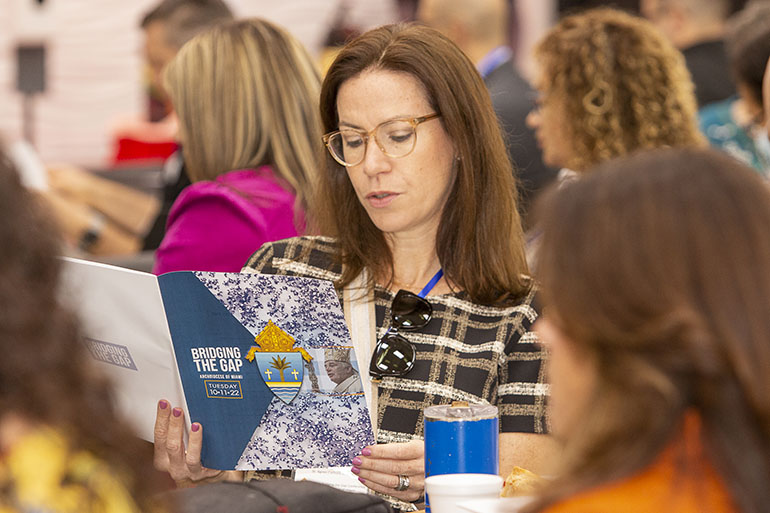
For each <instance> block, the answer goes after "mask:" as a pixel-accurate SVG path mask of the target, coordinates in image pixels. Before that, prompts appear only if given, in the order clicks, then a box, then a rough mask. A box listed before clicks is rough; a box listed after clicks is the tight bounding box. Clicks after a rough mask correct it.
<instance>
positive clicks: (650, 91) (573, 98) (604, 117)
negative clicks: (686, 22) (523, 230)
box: [535, 8, 728, 171]
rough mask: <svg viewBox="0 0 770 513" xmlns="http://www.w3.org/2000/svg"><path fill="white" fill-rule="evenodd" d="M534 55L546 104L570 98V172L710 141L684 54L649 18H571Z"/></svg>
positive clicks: (597, 14)
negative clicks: (700, 126) (648, 151)
mask: <svg viewBox="0 0 770 513" xmlns="http://www.w3.org/2000/svg"><path fill="white" fill-rule="evenodd" d="M535 56H536V60H537V62H538V63H539V66H540V69H541V73H542V74H541V76H540V77H539V83H538V84H537V86H538V89H539V90H540V92H541V93H542V97H541V99H540V101H541V102H548V101H549V100H550V98H551V97H553V98H555V99H556V101H563V105H561V104H560V107H561V108H563V109H564V114H563V115H564V120H565V127H564V129H565V132H566V134H567V138H568V139H569V141H568V144H569V146H570V147H571V148H572V149H573V152H572V154H573V156H572V160H571V162H567V163H564V165H566V166H567V167H569V168H570V169H573V170H575V171H584V170H586V169H587V168H589V167H591V166H594V165H596V164H598V163H600V162H603V161H605V160H608V159H611V158H614V157H617V156H621V155H627V154H629V153H632V152H634V151H636V150H641V149H651V148H660V147H664V146H672V147H682V146H699V145H701V146H702V145H705V139H704V138H703V136H702V135H701V134H700V132H699V131H698V125H697V119H696V111H697V105H696V100H695V95H694V86H693V83H692V80H691V79H690V73H689V72H688V71H687V67H686V66H685V62H684V57H683V56H682V54H681V53H680V52H679V51H678V50H677V49H676V48H674V46H673V45H672V44H671V42H669V41H668V40H667V39H666V38H665V36H663V34H661V33H660V32H659V31H658V30H657V29H656V28H655V27H654V26H653V25H652V24H651V23H650V22H648V21H646V20H644V19H642V18H639V17H636V16H632V15H630V14H627V13H624V12H622V11H618V10H615V9H609V8H599V9H592V10H589V11H585V12H582V13H579V14H575V15H572V16H567V17H565V18H564V19H562V20H561V21H560V22H559V23H558V24H557V25H556V26H554V27H553V28H552V29H551V30H549V31H548V32H547V33H546V35H545V36H544V38H543V39H542V40H541V41H540V42H539V43H538V45H537V47H536V48H535ZM725 72H726V73H727V72H728V71H727V70H725Z"/></svg>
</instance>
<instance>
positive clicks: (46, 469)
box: [0, 147, 158, 513]
mask: <svg viewBox="0 0 770 513" xmlns="http://www.w3.org/2000/svg"><path fill="white" fill-rule="evenodd" d="M41 206H42V204H41V202H40V198H36V197H34V194H33V193H32V192H30V191H28V190H27V189H25V188H24V187H23V186H22V185H21V182H20V181H19V177H18V175H17V174H16V172H15V170H14V169H12V167H11V165H10V163H9V160H8V159H7V158H6V156H5V155H4V153H3V150H2V148H1V147H0V255H2V258H0V354H1V355H2V356H0V511H2V512H17V511H18V512H22V511H24V512H29V511H47V512H50V513H65V512H66V513H79V512H83V511H101V512H105V513H118V512H123V513H131V512H137V513H138V512H139V511H151V510H152V507H151V502H150V496H151V493H152V491H153V479H154V478H157V477H158V476H157V475H156V474H155V472H154V471H153V470H152V466H151V463H150V455H149V454H148V452H147V447H145V446H143V445H141V444H142V443H141V442H139V441H138V440H137V439H135V438H134V437H133V436H132V434H131V431H130V430H129V428H128V427H127V424H126V423H125V422H124V421H123V420H121V419H118V418H117V415H116V414H115V410H114V408H113V401H112V392H111V387H110V385H109V383H108V382H107V380H106V379H104V378H103V377H102V376H100V375H98V374H97V373H96V372H95V369H94V368H93V367H91V366H90V365H89V362H91V359H90V357H89V356H88V353H87V351H86V347H85V344H84V343H83V339H82V337H81V336H80V333H79V329H78V324H77V322H76V320H75V319H74V317H73V316H72V315H71V313H70V312H69V311H68V310H66V309H65V308H64V307H63V306H62V305H61V304H60V303H59V298H58V297H57V296H58V291H59V287H58V282H59V269H60V267H61V262H60V260H59V259H57V258H56V255H58V254H59V253H60V251H61V249H62V244H61V241H60V240H59V239H58V238H57V236H56V233H57V230H56V229H55V227H54V225H53V220H52V218H51V215H50V214H51V213H50V212H44V211H43V210H42V208H41ZM46 214H48V217H47V216H46ZM155 491H157V490H155ZM156 511H157V509H156Z"/></svg>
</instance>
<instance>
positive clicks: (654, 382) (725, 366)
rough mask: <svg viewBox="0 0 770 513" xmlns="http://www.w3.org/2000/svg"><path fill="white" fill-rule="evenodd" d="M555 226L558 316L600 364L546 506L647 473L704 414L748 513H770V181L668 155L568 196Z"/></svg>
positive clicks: (598, 178)
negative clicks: (685, 421) (686, 420)
mask: <svg viewBox="0 0 770 513" xmlns="http://www.w3.org/2000/svg"><path fill="white" fill-rule="evenodd" d="M540 214H541V218H540V219H541V222H542V224H541V226H542V227H543V233H544V235H543V238H542V246H541V248H540V253H539V256H540V261H539V267H538V277H539V278H540V279H541V280H542V281H541V283H542V286H543V292H544V297H545V301H546V305H547V306H546V308H547V309H550V311H551V312H552V314H549V315H553V319H555V320H556V321H557V322H558V324H559V325H560V327H561V328H562V329H563V331H564V332H565V333H566V334H567V335H568V336H569V338H570V339H571V340H573V341H574V343H575V344H577V347H578V348H579V349H580V350H581V351H583V352H586V353H588V354H592V355H594V356H595V359H596V361H597V364H598V384H597V387H596V391H595V393H594V396H593V397H592V398H591V400H590V404H589V406H588V410H589V411H588V412H587V415H585V417H584V418H583V419H584V420H583V421H582V422H581V424H580V426H577V427H576V431H575V432H574V433H571V434H570V438H569V439H568V440H567V442H566V443H567V454H568V458H567V459H568V462H567V469H566V472H565V476H564V478H563V479H562V480H561V481H560V482H559V483H558V484H556V485H555V487H554V489H553V490H551V492H550V494H549V495H548V496H547V497H546V498H545V499H544V503H546V504H547V503H553V502H554V501H556V500H558V499H560V498H564V497H566V496H568V495H571V494H573V493H576V492H578V491H580V490H584V489H586V488H590V487H593V486H596V485H598V484H601V483H606V482H609V481H611V480H616V479H619V478H622V477H625V476H628V475H631V474H633V473H635V472H638V471H640V470H641V469H642V468H644V467H645V466H646V465H648V464H650V463H651V462H652V460H653V459H654V458H656V456H657V455H658V454H659V453H660V451H661V450H662V448H663V447H665V446H666V445H667V444H668V443H669V442H670V441H671V440H672V438H673V436H674V435H675V433H676V432H677V430H678V426H679V425H680V423H681V421H682V418H683V416H684V414H685V412H687V411H693V410H694V411H695V412H697V413H698V415H699V416H700V418H701V419H702V423H703V432H704V440H703V441H704V445H705V447H706V451H707V454H708V455H709V457H710V458H711V459H712V461H713V462H714V464H715V466H716V469H717V471H718V473H719V474H720V475H721V476H722V478H723V479H724V480H725V482H726V483H727V486H728V489H729V490H730V492H731V494H732V498H733V500H734V501H735V503H736V504H737V506H738V510H739V511H741V512H743V513H758V512H760V511H766V508H767V505H768V504H770V488H768V486H767V483H768V482H770V393H768V391H770V372H769V371H768V369H770V315H768V312H769V311H770V190H769V189H768V186H767V184H765V183H763V182H762V181H761V179H760V178H759V177H758V176H757V175H756V173H754V172H753V171H752V170H751V169H750V168H748V167H746V166H745V165H743V164H741V163H739V162H737V161H735V160H734V159H732V158H730V157H728V156H726V155H723V154H721V153H718V152H715V151H712V150H700V149H665V150H657V151H651V152H646V153H641V154H638V155H635V156H632V157H627V158H623V159H618V160H615V161H610V162H608V163H606V164H605V165H604V166H601V167H599V168H597V169H596V170H595V171H593V172H592V173H591V174H589V175H587V176H585V177H583V178H581V179H580V180H576V181H574V183H570V184H567V185H565V186H564V187H563V188H561V189H560V190H558V191H554V192H552V196H551V197H549V198H547V199H546V200H545V203H544V204H543V205H541V211H540ZM541 505H542V504H541Z"/></svg>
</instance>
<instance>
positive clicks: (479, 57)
mask: <svg viewBox="0 0 770 513" xmlns="http://www.w3.org/2000/svg"><path fill="white" fill-rule="evenodd" d="M509 9H510V6H509V2H507V1H506V0H420V5H419V8H418V11H417V17H418V20H419V21H421V22H422V23H424V24H426V25H428V26H430V27H433V28H435V29H437V30H439V31H440V32H442V33H443V34H444V35H446V36H447V37H449V38H450V39H451V40H452V41H454V42H455V43H456V44H457V46H459V47H460V49H462V51H463V52H465V54H466V55H468V57H470V59H471V60H472V61H473V62H474V63H475V64H476V67H477V69H478V70H479V72H480V73H481V76H482V77H484V81H485V82H486V84H487V87H488V89H489V93H490V96H491V97H492V105H493V106H494V108H495V112H496V113H497V117H498V119H499V120H500V124H501V128H502V130H503V135H504V136H505V140H506V144H507V145H508V153H509V155H510V157H511V161H512V162H513V166H514V170H515V173H516V177H517V181H518V183H519V194H520V198H521V199H520V202H519V205H520V210H521V214H522V219H523V220H524V223H525V225H526V224H527V209H528V207H529V205H530V204H531V202H532V200H533V199H534V197H535V196H536V195H537V193H538V192H539V191H541V190H542V189H543V187H545V186H546V185H548V184H549V183H550V182H551V181H552V180H553V179H554V178H555V177H556V174H557V170H554V169H551V168H548V167H546V166H545V165H544V164H543V161H542V156H541V154H540V149H539V148H538V145H537V141H536V140H535V135H534V133H533V132H532V130H531V129H530V128H529V127H527V125H526V122H525V120H526V117H527V114H529V112H530V111H531V110H532V108H533V107H534V96H535V94H534V92H533V90H532V88H531V87H530V85H529V83H527V81H526V80H525V79H524V78H523V77H522V76H521V74H520V73H519V72H518V70H517V69H516V67H515V65H514V62H513V54H512V51H511V49H510V47H509V46H508V21H509V19H510V16H509ZM469 136H471V137H472V136H473V134H469Z"/></svg>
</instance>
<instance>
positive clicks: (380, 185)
mask: <svg viewBox="0 0 770 513" xmlns="http://www.w3.org/2000/svg"><path fill="white" fill-rule="evenodd" d="M321 114H322V121H323V128H324V130H325V132H326V134H325V135H324V137H323V140H324V142H325V144H326V146H327V149H328V153H327V155H326V162H325V165H324V166H322V168H321V170H320V180H319V187H318V190H317V193H316V195H315V198H314V200H315V201H314V203H313V204H312V207H313V209H312V211H311V212H312V214H313V219H314V220H316V221H317V222H318V223H319V225H320V230H321V233H323V234H324V235H326V236H325V237H299V238H293V239H288V240H285V241H281V242H277V243H270V244H266V245H264V246H263V247H262V248H261V249H260V250H259V251H257V252H256V253H255V254H254V256H253V257H252V258H251V259H250V260H249V262H248V264H247V266H246V268H247V269H249V270H252V271H255V272H261V273H272V274H286V275H295V276H308V277H313V278H321V279H328V280H332V281H334V282H335V284H336V285H337V287H338V290H339V292H340V295H341V299H342V302H343V306H344V308H345V311H346V317H347V318H348V319H347V320H348V322H349V324H350V325H351V326H353V327H355V325H356V324H358V323H359V321H360V319H362V318H366V315H367V312H371V316H370V317H369V318H370V319H371V321H367V322H368V324H366V326H365V327H364V329H362V330H358V331H357V330H355V329H353V330H352V331H353V333H354V340H353V343H354V345H355V346H356V355H357V357H358V359H359V362H360V366H361V370H362V372H361V376H362V378H369V376H371V379H372V382H371V383H370V382H369V379H365V382H364V390H365V392H367V394H368V397H367V399H368V400H369V402H370V405H371V406H370V409H372V410H373V412H374V415H373V417H374V419H375V424H376V426H375V427H376V438H377V442H378V444H377V445H374V446H371V447H367V448H365V449H364V450H363V451H362V453H361V454H360V455H358V456H356V457H355V458H354V459H353V460H352V462H351V471H352V472H353V473H354V474H355V475H356V476H358V478H359V479H360V481H361V482H362V483H364V484H365V485H366V486H367V487H369V488H370V489H372V490H375V491H377V492H380V493H383V494H387V495H389V496H391V497H394V498H396V499H399V500H401V501H405V502H406V503H409V502H413V501H418V500H419V499H420V498H421V496H422V494H423V491H424V483H423V480H424V461H423V442H422V433H423V425H422V410H423V409H424V408H425V407H427V406H431V405H434V404H448V403H451V402H452V401H455V400H465V401H470V402H473V403H491V404H495V405H497V406H498V407H499V413H500V427H501V434H500V443H501V454H502V456H503V462H502V465H501V471H502V472H505V473H507V472H508V471H509V470H510V468H511V467H512V466H513V465H514V464H516V465H520V466H523V467H527V468H531V469H534V470H538V469H540V468H541V465H542V464H543V461H544V460H548V459H549V457H550V454H551V453H550V452H549V451H548V450H547V449H549V448H550V443H551V442H550V439H549V437H547V436H546V435H545V434H543V433H544V432H545V429H546V426H545V399H546V386H545V384H544V382H543V379H544V378H543V370H542V360H543V357H544V353H543V351H542V349H541V348H540V347H539V346H538V344H536V343H535V342H536V337H535V335H534V333H533V332H532V331H531V329H532V324H533V323H534V322H535V320H536V319H537V316H538V313H537V310H536V307H535V304H534V299H535V288H534V286H533V283H532V280H531V279H530V278H529V276H528V270H527V264H526V261H525V257H524V249H523V241H522V229H521V224H520V220H519V215H518V213H517V210H516V201H515V194H514V191H515V182H514V179H513V170H512V167H511V162H510V161H509V160H508V156H507V152H506V148H505V145H504V143H503V138H502V136H501V132H500V128H499V126H498V122H497V119H496V117H495V114H494V111H493V109H492V105H491V102H490V98H489V94H488V92H487V89H486V88H485V86H484V83H483V81H482V80H481V77H480V76H479V74H478V72H477V71H476V69H475V68H474V66H473V63H472V62H471V61H470V60H469V59H468V58H467V57H466V56H465V55H464V54H463V53H462V52H461V51H460V50H459V49H458V48H457V47H456V46H455V45H454V44H453V43H452V42H451V41H449V40H448V39H446V38H445V37H444V36H442V35H441V34H440V33H439V32H437V31H435V30H432V29H429V28H425V27H420V26H414V25H393V26H385V27H380V28H377V29H375V30H372V31H370V32H367V33H365V34H364V35H362V36H360V37H359V38H357V39H355V40H353V41H352V42H350V43H349V44H348V45H347V46H346V47H345V48H344V49H343V50H342V51H341V53H340V54H339V55H338V57H337V58H336V60H335V61H334V63H333V64H332V65H331V67H330V69H329V71H328V73H327V75H326V78H325V81H324V83H323V85H322V91H321ZM369 308H371V310H369ZM362 311H363V315H361V312H362ZM356 333H358V334H359V335H358V336H356ZM361 334H363V335H361ZM370 360H371V364H370ZM367 367H368V369H367ZM160 406H163V407H160ZM160 406H159V409H158V434H159V437H158V439H157V440H156V461H157V462H158V465H159V467H160V468H162V469H166V470H168V471H169V472H170V473H171V475H172V476H173V477H174V478H175V479H177V480H178V481H181V482H194V481H199V480H203V479H222V478H223V476H222V475H221V474H220V473H218V472H216V471H212V470H209V469H203V468H201V466H200V462H199V459H198V455H199V453H200V445H201V431H202V429H203V428H202V427H200V426H197V425H195V424H193V431H192V432H191V433H190V445H189V447H188V449H187V452H186V453H185V451H184V448H183V445H182V431H183V429H184V428H183V423H182V419H181V415H178V416H176V417H175V416H174V414H172V413H170V412H171V411H173V412H174V413H175V414H179V413H181V412H180V411H178V410H171V409H170V408H169V405H168V404H167V403H161V405H160ZM400 507H402V508H404V509H406V508H409V507H411V504H404V502H402V503H401V505H400Z"/></svg>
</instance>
